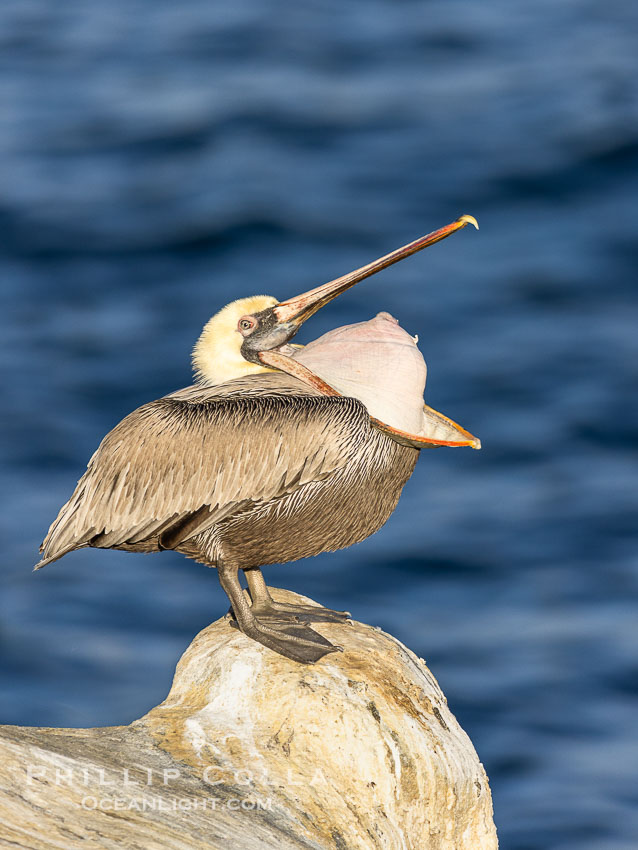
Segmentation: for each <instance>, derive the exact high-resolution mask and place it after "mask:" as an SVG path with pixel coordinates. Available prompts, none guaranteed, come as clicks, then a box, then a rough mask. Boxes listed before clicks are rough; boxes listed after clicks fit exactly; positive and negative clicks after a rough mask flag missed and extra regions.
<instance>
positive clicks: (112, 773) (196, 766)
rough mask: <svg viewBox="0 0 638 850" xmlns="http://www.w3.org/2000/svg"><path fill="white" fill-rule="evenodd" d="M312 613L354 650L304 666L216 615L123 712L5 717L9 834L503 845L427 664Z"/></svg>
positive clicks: (150, 844)
mask: <svg viewBox="0 0 638 850" xmlns="http://www.w3.org/2000/svg"><path fill="white" fill-rule="evenodd" d="M274 595H275V597H276V598H277V599H280V600H283V601H300V600H301V601H306V602H309V601H310V600H305V599H304V597H300V596H297V595H296V594H292V593H288V592H286V591H275V593H274ZM314 628H315V629H316V630H317V631H319V632H321V633H322V634H325V636H326V637H327V638H328V639H330V640H331V641H332V642H333V643H339V644H341V645H342V646H343V647H344V650H345V651H344V652H343V653H333V654H332V655H329V656H327V657H325V658H323V659H322V660H321V661H320V662H319V663H318V664H316V665H314V666H312V667H306V666H302V665H300V664H296V663H295V662H293V661H289V660H288V659H286V658H282V657H281V656H279V655H276V654H275V653H274V652H271V651H270V650H268V649H266V648H264V647H263V646H261V645H259V644H257V643H255V642H253V641H251V640H249V639H248V638H246V637H245V636H244V635H242V634H240V633H239V632H238V631H236V630H235V629H233V628H232V627H231V626H230V624H229V622H228V620H226V619H222V620H218V621H217V622H215V623H213V624H212V625H211V626H209V627H208V628H207V629H204V631H202V632H201V633H200V634H199V635H198V636H197V637H196V638H195V640H194V641H193V643H192V644H191V646H190V647H189V648H188V650H187V651H186V652H185V654H184V656H183V657H182V659H181V661H180V662H179V664H178V666H177V671H176V674H175V679H174V682H173V687H172V689H171V692H170V694H169V695H168V697H167V699H166V700H165V701H164V702H163V703H162V704H161V705H159V706H157V708H154V709H152V710H151V711H150V712H149V713H148V714H146V715H145V716H144V717H142V718H140V720H137V721H135V722H134V723H132V724H131V725H130V726H118V727H109V728H101V729H40V728H29V727H19V726H2V727H0V786H1V790H0V846H2V847H11V848H32V849H33V850H50V848H64V850H75V848H84V850H93V848H113V850H115V848H118V849H121V848H135V850H138V848H139V849H140V850H141V848H144V850H154V848H157V850H159V848H162V850H167V848H169V849H170V850H172V849H173V848H175V850H186V848H188V850H194V849H195V848H197V850H199V848H202V850H203V848H206V849H207V850H212V848H220V850H221V848H224V850H253V848H255V850H257V848H259V849H260V850H261V849H262V848H278V850H287V848H335V850H346V848H348V850H355V848H357V850H359V848H361V849H363V848H366V850H367V849H368V848H388V850H395V848H396V850H399V848H401V850H434V849H435V848H436V850H470V848H471V850H493V848H496V847H497V840H496V832H495V828H494V824H493V821H492V803H491V797H490V791H489V787H488V783H487V777H486V776H485V772H484V770H483V767H482V765H481V764H480V762H479V760H478V758H477V755H476V753H475V751H474V748H473V747H472V744H471V742H470V740H469V738H468V737H467V735H466V734H465V733H464V732H463V730H462V729H461V728H460V727H459V725H458V723H457V722H456V720H455V718H454V716H453V715H452V714H451V713H450V711H449V709H448V707H447V704H446V701H445V697H444V696H443V694H442V692H441V690H440V689H439V686H438V685H437V683H436V681H435V679H434V677H433V676H432V674H431V673H430V671H429V670H428V668H427V667H426V665H425V663H424V662H423V661H422V660H420V659H418V658H417V657H416V656H415V655H414V654H413V653H412V652H410V651H409V650H408V649H406V648H405V647H404V646H403V645H402V644H401V643H399V642H398V641H397V640H395V639H394V638H392V637H390V636H389V635H387V634H385V633H383V632H381V631H379V630H377V629H374V628H372V627H371V626H367V625H363V624H361V623H354V624H352V625H341V624H328V623H326V624H324V623H319V624H317V625H315V626H314Z"/></svg>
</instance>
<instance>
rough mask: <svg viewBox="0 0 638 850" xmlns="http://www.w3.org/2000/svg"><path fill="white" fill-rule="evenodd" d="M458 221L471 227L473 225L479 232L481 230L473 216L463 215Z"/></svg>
mask: <svg viewBox="0 0 638 850" xmlns="http://www.w3.org/2000/svg"><path fill="white" fill-rule="evenodd" d="M458 221H459V222H461V221H462V222H463V224H471V225H473V226H474V227H475V228H476V229H477V230H478V229H479V226H478V221H477V220H476V219H475V218H474V216H473V215H467V214H466V215H462V216H461V217H460V218H459V219H458Z"/></svg>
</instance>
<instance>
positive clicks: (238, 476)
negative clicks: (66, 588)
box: [36, 374, 370, 569]
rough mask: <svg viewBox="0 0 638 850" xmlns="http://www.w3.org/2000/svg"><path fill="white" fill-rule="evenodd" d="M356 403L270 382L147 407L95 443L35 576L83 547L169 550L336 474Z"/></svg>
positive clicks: (283, 380) (350, 447) (365, 421)
mask: <svg viewBox="0 0 638 850" xmlns="http://www.w3.org/2000/svg"><path fill="white" fill-rule="evenodd" d="M362 427H365V428H367V427H370V425H369V417H368V415H367V412H366V410H365V408H364V406H363V405H362V404H361V403H360V402H358V401H356V400H355V399H351V398H343V397H325V396H322V395H319V394H315V393H314V392H312V391H309V390H308V389H307V388H304V387H303V386H302V385H301V384H300V382H298V381H295V380H294V379H292V381H291V379H289V378H287V377H285V376H279V375H275V374H273V375H259V376H253V377H252V380H251V379H250V378H244V379H241V380H238V381H229V382H227V383H226V384H223V385H220V386H219V387H214V388H210V389H208V390H206V389H202V388H189V389H187V390H183V391H180V392H178V393H175V394H174V395H173V396H166V397H165V398H162V399H159V400H158V401H154V402H151V403H150V404H146V405H144V406H143V407H140V408H138V409H137V410H136V411H134V412H133V413H131V414H130V415H129V416H127V417H126V418H125V419H123V420H122V421H121V422H120V423H119V425H117V426H116V427H115V428H114V429H113V430H112V431H111V432H110V433H109V434H107V436H106V437H105V438H104V440H103V441H102V443H101V445H100V446H99V448H98V449H97V451H96V452H95V454H94V455H93V457H92V458H91V460H90V461H89V464H88V468H87V470H86V472H85V474H84V475H83V476H82V478H81V479H80V481H79V482H78V485H77V487H76V489H75V492H74V493H73V495H72V496H71V498H70V499H69V501H68V502H67V503H66V505H64V506H63V507H62V509H61V510H60V513H59V515H58V517H57V519H56V520H55V522H54V523H53V525H52V526H51V528H50V529H49V532H48V534H47V536H46V538H45V540H44V542H43V544H42V547H41V550H40V551H41V552H42V560H41V561H40V563H39V564H38V565H37V566H36V569H39V568H40V567H43V566H45V564H48V563H50V562H51V561H54V560H56V559H57V558H60V557H62V556H63V555H65V554H66V553H67V552H70V551H71V550H73V549H77V548H80V547H82V546H88V545H93V546H100V547H114V546H122V545H124V546H126V545H134V544H138V543H141V542H142V541H146V540H152V541H156V545H154V546H152V547H151V548H173V547H175V546H177V545H178V544H179V543H180V542H182V541H183V540H186V539H188V538H189V537H192V536H193V535H194V534H197V533H199V532H201V531H203V530H204V529H205V528H207V527H209V526H210V525H212V524H214V523H216V522H219V521H220V520H222V519H224V518H225V517H228V516H231V515H233V514H236V513H237V512H240V511H243V510H245V509H246V508H248V507H250V506H252V505H254V504H258V503H263V502H266V501H270V500H272V499H277V498H280V497H282V496H284V495H286V494H288V493H290V492H292V491H294V490H296V489H297V488H299V487H301V486H303V485H304V484H307V483H308V482H311V481H317V480H321V479H323V478H326V477H327V476H329V475H330V474H331V473H332V472H334V471H335V470H336V469H339V468H341V467H342V466H344V465H345V464H346V463H347V462H348V460H349V458H350V457H351V455H352V452H353V451H354V450H355V448H356V444H357V441H356V439H353V436H354V435H355V433H356V431H357V430H358V429H360V428H362Z"/></svg>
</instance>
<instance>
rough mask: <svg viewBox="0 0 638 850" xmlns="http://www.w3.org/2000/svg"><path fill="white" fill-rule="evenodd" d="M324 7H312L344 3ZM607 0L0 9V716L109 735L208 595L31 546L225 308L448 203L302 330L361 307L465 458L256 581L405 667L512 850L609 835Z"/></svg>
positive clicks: (612, 842)
mask: <svg viewBox="0 0 638 850" xmlns="http://www.w3.org/2000/svg"><path fill="white" fill-rule="evenodd" d="M344 5H345V7H344ZM637 33H638V6H636V4H635V2H630V0H607V2H606V3H604V4H602V3H595V2H591V0H561V2H559V3H557V2H556V0H551V2H550V0H537V1H536V2H535V3H533V4H532V3H520V4H512V3H511V2H505V0H483V2H480V3H477V2H472V0H458V1H457V0H438V2H429V3H425V2H415V0H405V2H397V0H393V2H390V0H368V2H365V3H363V2H353V3H350V4H338V3H334V2H314V3H308V4H296V3H293V2H288V0H275V2H272V3H268V4H264V3H260V2H257V0H240V2H236V3H234V4H232V5H231V4H225V5H223V4H214V3H210V2H204V0H182V2H180V3H169V2H166V0H153V2H150V0H148V2H144V1H143V0H111V2H110V3H103V2H100V3H98V2H87V0H82V2H80V0H68V2H65V3H64V4H52V3H48V2H45V0H4V2H3V3H2V5H1V6H0V298H1V305H0V348H1V352H2V364H3V374H2V394H3V400H2V408H1V414H2V416H1V428H2V434H1V437H2V441H1V452H2V456H1V476H2V480H1V482H0V486H1V491H2V493H3V496H4V501H3V510H2V512H1V513H0V552H1V553H2V559H1V571H2V575H1V583H2V588H3V594H2V604H1V608H0V616H1V622H0V641H1V645H0V676H1V681H2V696H1V703H0V721H2V722H5V723H20V724H38V725H64V726H73V725H78V726H92V725H100V724H117V723H127V722H129V721H131V720H132V719H133V718H135V717H137V716H139V715H140V714H142V713H144V712H145V711H146V710H147V709H149V708H150V707H151V706H153V705H155V704H156V703H157V702H159V701H160V700H161V699H162V698H163V697H164V696H165V694H166V692H167V690H168V688H169V685H170V681H171V676H172V673H173V669H174V666H175V663H176V661H177V659H178V658H179V656H180V654H181V653H182V652H183V650H184V649H185V648H186V646H187V645H188V643H189V642H190V640H191V639H192V638H193V636H194V635H195V634H196V633H197V631H198V630H200V629H201V628H203V627H204V626H206V625H207V624H208V623H209V622H210V621H211V620H213V619H215V618H217V617H218V616H219V615H221V614H222V613H223V612H224V611H225V610H226V608H227V603H226V601H225V599H224V597H223V595H222V593H221V590H220V589H219V587H218V583H217V579H216V576H215V574H214V573H213V572H211V571H208V570H206V569H205V568H203V567H201V566H199V565H197V564H194V563H191V562H189V561H187V560H186V559H183V558H182V557H180V556H177V555H172V554H170V553H165V554H163V555H161V556H153V557H142V556H141V555H138V556H133V555H127V554H123V553H115V552H98V551H82V552H78V553H75V554H73V555H71V556H68V557H66V558H65V559H64V560H62V561H61V562H59V563H57V564H55V565H54V566H52V567H50V568H48V569H46V570H44V571H43V572H41V573H38V574H35V575H34V574H32V573H31V572H30V569H31V566H32V565H33V563H34V562H35V561H36V560H37V548H38V545H39V543H40V541H41V539H42V537H43V534H44V532H45V531H46V529H47V528H48V525H49V523H50V522H51V520H52V519H53V518H54V516H55V514H56V512H57V510H58V508H59V506H60V505H61V504H62V502H64V501H65V500H66V498H67V497H68V495H69V494H70V491H71V490H72V487H73V485H74V483H75V481H76V480H77V478H78V477H79V475H80V474H81V473H82V471H83V469H84V466H85V463H86V461H87V459H88V457H89V456H90V454H91V453H92V451H93V450H94V448H95V447H96V445H97V443H98V442H99V440H100V439H101V437H102V436H103V434H104V433H106V431H107V430H109V429H110V428H111V427H112V426H113V425H114V424H115V423H116V422H117V421H118V420H119V419H120V418H121V417H122V416H124V415H125V414H126V413H128V412H129V411H130V410H131V409H133V408H134V407H136V406H138V405H140V404H142V403H144V402H146V401H148V400H151V399H153V398H156V397H158V396H160V395H162V394H164V393H166V392H169V391H172V390H174V389H176V388H178V387H181V386H185V385H187V384H188V383H190V368H189V351H190V348H191V346H192V344H193V342H194V340H195V338H196V337H197V334H198V333H199V330H200V328H201V326H202V325H203V323H204V322H205V321H206V319H207V318H208V317H209V316H210V315H211V314H212V313H213V312H215V311H216V310H217V309H218V308H219V307H220V306H221V305H223V304H224V303H226V302H227V301H229V300H231V299H233V298H237V297H240V296H244V295H250V294H256V293H263V292H265V293H269V294H273V295H275V296H277V297H279V298H285V297H289V296H291V295H293V294H296V293H298V292H300V291H302V290H304V289H307V288H310V287H311V286H314V285H317V284H319V283H322V282H324V281H325V280H329V279H330V278H332V277H335V276H337V275H339V274H341V273H343V272H346V271H349V270H350V269H352V268H355V267H356V266H358V265H361V264H362V263H364V262H367V261H369V260H371V259H373V258H375V257H377V256H378V255H380V254H382V253H385V252H386V251H388V250H390V249H392V248H394V247H397V246H398V245H401V244H403V243H404V242H406V241H408V240H410V239H413V238H415V237H416V236H418V235H420V234H421V233H424V232H426V231H428V230H431V229H433V228H435V227H437V226H439V225H442V224H444V223H446V222H448V221H450V220H452V219H454V218H456V217H457V216H458V215H459V214H461V213H466V212H468V213H472V214H474V215H475V216H477V218H478V219H479V221H480V224H481V231H480V233H475V232H474V231H471V230H469V229H467V230H464V231H463V232H462V233H460V234H458V235H456V236H455V237H453V238H452V239H450V240H448V241H446V242H444V243H442V244H441V245H438V246H436V247H435V248H432V249H430V250H429V251H427V252H425V253H423V254H420V255H418V256H417V257H414V258H412V259H410V260H408V261H406V262H405V263H404V264H402V265H400V266H397V267H394V268H393V269H391V270H388V271H386V272H384V273H383V274H382V275H379V276H377V277H375V278H372V279H370V280H368V281H366V282H365V283H364V284H361V285H360V286H359V287H358V288H356V289H354V290H352V291H351V292H349V293H348V294H346V295H344V296H342V297H341V298H340V299H339V300H338V301H336V302H334V303H333V304H332V305H330V306H329V307H328V308H326V309H325V310H324V311H322V312H321V313H320V314H318V315H317V316H316V317H315V318H313V320H312V321H311V322H309V323H308V325H307V326H306V328H305V329H304V331H303V333H302V334H301V335H300V341H303V340H308V339H311V338H312V337H313V336H317V335H319V334H320V333H322V332H324V331H326V330H328V329H330V328H332V327H336V326H337V325H340V324H344V323H347V322H353V321H359V320H362V319H367V318H369V317H371V316H372V315H374V314H375V313H376V312H377V311H378V310H381V309H383V310H389V311H390V312H391V313H393V314H394V315H395V316H397V317H398V318H399V319H400V320H401V322H402V324H403V326H404V327H406V329H407V330H409V331H410V332H411V333H418V334H419V335H420V340H421V342H420V345H421V348H422V350H423V352H424V354H425V356H426V359H427V361H428V364H429V370H430V371H429V380H428V391H427V399H428V402H429V403H430V404H431V405H433V406H434V407H437V408H439V409H441V410H443V411H444V412H446V413H447V414H448V415H450V416H452V417H453V418H454V419H456V420H457V421H459V422H461V423H462V424H463V425H465V426H466V427H467V428H469V429H470V430H471V431H472V432H473V433H475V434H477V435H478V436H480V437H481V439H482V441H483V446H484V448H483V451H482V452H473V451H470V450H458V451H451V450H443V449H441V450H438V451H430V452H425V453H424V454H423V456H422V457H421V459H420V461H419V464H418V467H417V471H416V473H415V475H414V476H413V478H412V479H411V481H410V482H409V484H408V486H407V487H406V489H405V491H404V495H403V498H402V500H401V503H400V505H399V508H398V510H397V511H396V513H395V515H394V516H393V517H392V519H391V520H390V522H389V523H388V525H387V526H386V527H385V528H384V529H383V530H382V531H381V532H380V533H379V534H378V535H376V536H375V537H373V538H371V539H369V540H367V541H366V542H365V543H363V544H361V545H359V546H357V547H354V548H352V549H350V550H348V551H345V552H342V553H336V554H330V555H325V556H322V557H320V558H317V559H314V560H312V561H305V562H300V563H298V564H292V565H287V566H285V567H272V568H270V569H269V570H268V572H267V578H268V579H269V581H271V582H272V583H273V584H276V585H280V586H284V587H290V588H293V589H295V590H298V591H300V592H303V593H306V594H308V595H310V596H312V597H314V598H316V599H318V600H320V601H321V602H323V603H325V604H327V605H330V606H333V607H337V608H343V607H347V608H348V609H350V610H351V611H352V612H353V614H354V616H355V617H356V618H357V619H361V620H364V621H368V622H372V623H375V624H378V625H381V626H382V627H383V628H384V629H387V630H389V631H390V632H393V633H394V634H395V635H397V636H398V637H399V638H401V639H402V640H403V641H405V642H406V643H407V644H408V645H409V646H411V647H412V648H413V649H414V650H415V651H416V652H417V653H419V654H420V655H422V656H424V657H425V658H426V659H427V661H428V663H429V664H430V666H431V668H432V670H433V672H434V673H435V675H436V676H437V677H438V679H439V681H440V683H441V686H442V687H443V689H444V691H445V692H446V694H447V696H448V699H449V703H450V706H451V708H452V710H453V711H454V712H455V714H456V715H457V717H458V718H459V720H460V721H461V723H462V725H463V726H464V728H465V729H466V730H467V731H468V733H469V734H470V736H471V738H472V740H473V741H474V743H475V745H476V748H477V750H478V752H479V755H480V757H481V759H482V761H483V762H484V764H485V767H486V769H487V772H488V774H489V776H490V779H491V785H492V790H493V795H494V806H495V817H496V822H497V825H498V828H499V833H500V838H501V842H502V846H503V847H504V848H509V850H629V848H635V847H636V846H638V807H637V803H638V782H637V780H638V733H637V719H638V699H637V696H638V650H637V645H636V644H637V640H636V637H637V635H638V619H637V614H638V610H637V608H638V606H637V604H636V600H637V591H638V563H637V559H636V535H635V530H636V509H637V508H638V496H637V486H636V460H637V459H638V451H637V448H638V446H637V441H636V428H637V425H638V407H637V403H636V379H637V378H638V332H637V321H636V320H637V314H636V306H637V303H636V302H637V298H636V261H637V254H638V251H637V240H636V218H637V215H638V205H637V203H636V198H637V197H638V85H637V82H636V80H637V76H638V74H637V71H638V59H637V58H636V57H637V56H638V51H637V49H636V38H637Z"/></svg>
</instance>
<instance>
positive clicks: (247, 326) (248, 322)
mask: <svg viewBox="0 0 638 850" xmlns="http://www.w3.org/2000/svg"><path fill="white" fill-rule="evenodd" d="M256 324H257V322H256V321H255V320H254V319H249V318H245V317H244V318H243V319H240V320H239V323H238V325H237V328H238V330H239V331H240V332H241V333H244V334H245V333H248V331H252V329H253V328H254V327H255V325H256Z"/></svg>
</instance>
